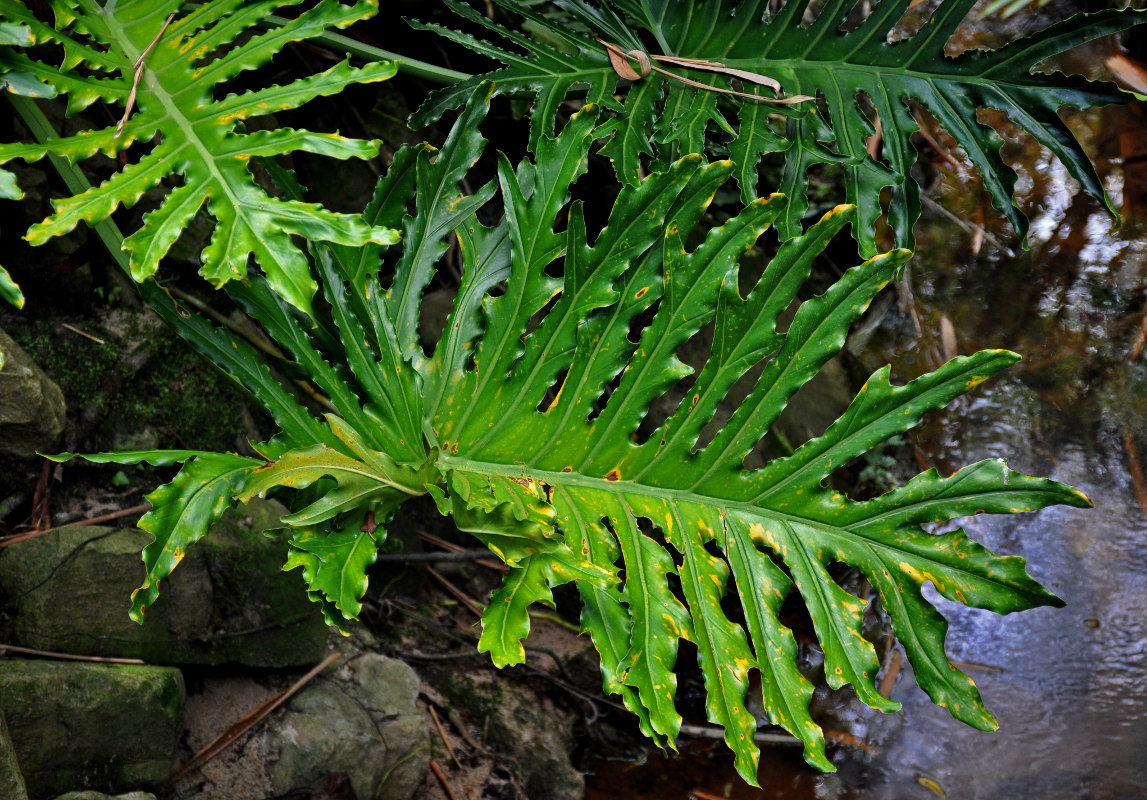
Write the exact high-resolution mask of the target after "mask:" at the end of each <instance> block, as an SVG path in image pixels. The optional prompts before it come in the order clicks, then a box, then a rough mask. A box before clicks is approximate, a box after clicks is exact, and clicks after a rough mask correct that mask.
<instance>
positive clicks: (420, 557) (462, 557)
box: [378, 550, 490, 564]
mask: <svg viewBox="0 0 1147 800" xmlns="http://www.w3.org/2000/svg"><path fill="white" fill-rule="evenodd" d="M489 555H490V551H489V550H455V551H453V552H445V553H379V554H378V563H380V564H387V563H390V564H404V563H405V564H410V563H422V562H429V563H435V562H439V561H444V562H450V561H480V560H481V559H483V558H488V557H489Z"/></svg>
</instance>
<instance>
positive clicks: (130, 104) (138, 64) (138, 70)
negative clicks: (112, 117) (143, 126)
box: [115, 13, 175, 136]
mask: <svg viewBox="0 0 1147 800" xmlns="http://www.w3.org/2000/svg"><path fill="white" fill-rule="evenodd" d="M173 19H175V14H174V13H173V14H172V15H171V16H169V17H168V18H167V21H165V22H164V23H163V27H162V28H160V29H159V32H158V33H157V34H155V38H154V39H152V40H151V44H149V45H148V46H147V47H145V48H143V52H142V53H140V54H139V58H137V59H136V60H135V64H133V66H134V67H135V79H134V80H133V81H132V82H131V91H130V92H129V93H128V95H127V103H125V104H124V109H123V117H122V118H121V119H120V121H119V125H116V129H115V135H116V136H119V135H120V134H121V133H123V126H124V125H126V124H127V118H128V117H130V116H131V110H132V109H133V108H134V107H135V92H136V90H137V89H138V88H139V81H140V79H141V78H143V60H144V59H145V58H147V54H148V53H150V52H151V48H153V47H155V46H156V45H157V44H159V37H160V36H163V32H164V31H165V30H167V26H168V25H170V24H171V21H172V20H173Z"/></svg>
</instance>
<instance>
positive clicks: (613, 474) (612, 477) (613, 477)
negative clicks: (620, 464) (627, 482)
mask: <svg viewBox="0 0 1147 800" xmlns="http://www.w3.org/2000/svg"><path fill="white" fill-rule="evenodd" d="M605 479H606V480H607V481H619V480H621V473H620V472H618V471H617V469H616V468H614V469H611V470H610V471H609V472H608V473H607V474H606V476H605Z"/></svg>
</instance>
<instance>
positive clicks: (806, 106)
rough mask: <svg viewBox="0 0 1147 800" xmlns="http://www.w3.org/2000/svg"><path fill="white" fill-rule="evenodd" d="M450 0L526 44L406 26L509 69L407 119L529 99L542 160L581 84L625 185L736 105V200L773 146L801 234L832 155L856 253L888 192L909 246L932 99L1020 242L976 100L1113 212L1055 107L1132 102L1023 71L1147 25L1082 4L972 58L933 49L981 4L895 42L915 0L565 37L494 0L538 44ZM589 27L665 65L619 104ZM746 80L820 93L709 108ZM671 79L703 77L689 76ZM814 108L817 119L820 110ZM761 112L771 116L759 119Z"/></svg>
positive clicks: (1139, 16)
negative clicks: (918, 113) (812, 182)
mask: <svg viewBox="0 0 1147 800" xmlns="http://www.w3.org/2000/svg"><path fill="white" fill-rule="evenodd" d="M447 2H448V4H449V5H450V6H451V8H453V9H454V10H455V11H456V12H457V13H458V14H460V15H461V16H463V17H465V18H466V19H467V20H469V21H470V22H472V23H475V24H476V25H479V26H482V27H484V28H486V29H487V30H489V31H491V32H492V33H494V34H496V35H497V36H499V37H501V38H503V39H506V40H508V41H509V42H511V43H512V44H513V45H516V46H517V47H518V48H519V49H520V50H521V51H522V52H521V53H519V52H515V51H513V50H507V49H505V48H501V47H497V46H495V45H492V44H490V43H488V42H485V41H482V40H479V39H477V38H475V37H473V36H471V35H469V34H462V33H458V32H455V31H452V30H450V29H447V28H444V27H442V26H440V25H422V24H417V25H416V27H422V28H428V29H432V30H436V31H438V32H439V33H441V34H442V35H444V36H446V37H448V38H450V39H453V40H454V41H456V42H458V43H460V44H462V45H464V46H466V47H468V48H470V49H472V50H475V51H476V52H479V53H481V54H483V55H486V56H489V57H490V58H492V59H494V60H496V61H499V62H501V63H502V65H503V66H502V67H501V68H499V69H496V70H494V71H493V72H489V73H486V74H484V75H479V76H476V77H474V78H471V79H469V80H466V81H462V82H460V83H458V84H455V85H453V86H449V87H446V88H444V89H439V90H438V91H436V92H435V93H434V94H432V95H431V96H430V98H429V99H428V100H427V101H426V103H425V105H424V106H423V107H422V108H421V109H419V111H418V112H417V113H416V114H415V115H414V117H413V118H412V124H414V125H415V126H420V125H425V124H427V123H429V122H431V121H433V120H434V119H437V118H438V116H439V115H440V114H441V113H442V112H443V111H444V110H445V109H448V108H452V107H455V106H458V105H460V104H462V103H465V102H468V100H469V97H470V95H471V94H472V93H474V92H475V91H476V90H477V87H478V86H480V85H481V84H483V83H484V82H489V83H491V84H492V85H493V87H494V92H495V93H496V94H526V95H533V96H535V98H536V99H535V102H534V110H533V112H532V115H531V123H532V132H531V149H534V150H535V152H536V147H537V145H538V144H539V143H540V142H541V141H542V140H543V137H544V136H545V135H547V134H549V133H550V132H551V131H552V129H553V120H554V116H555V112H556V111H557V108H558V105H559V103H560V102H561V100H562V99H563V98H564V97H566V96H567V95H569V94H570V93H572V92H582V91H586V87H587V86H588V99H589V100H590V101H591V102H595V103H600V104H603V105H605V106H606V107H608V108H611V109H612V110H613V111H614V112H615V116H614V117H613V118H611V119H608V120H606V121H604V122H603V123H602V125H601V126H600V128H599V129H598V132H597V135H598V136H611V137H612V138H611V140H610V141H609V143H608V144H607V145H606V147H605V149H604V150H603V152H604V153H606V154H607V155H609V156H610V157H611V158H613V160H614V165H615V167H616V168H617V173H618V176H619V178H620V179H621V180H623V181H625V182H627V183H633V182H634V181H635V180H636V177H637V174H638V170H639V167H640V166H641V157H642V155H643V154H653V153H658V155H659V158H661V159H662V160H664V161H672V160H673V159H674V158H676V157H677V155H680V154H684V153H689V152H702V149H703V148H704V147H705V145H706V131H707V130H721V131H727V132H728V133H733V128H732V127H731V125H730V123H729V122H728V121H727V120H726V116H725V115H726V114H729V112H731V111H732V112H735V114H736V117H737V119H738V120H739V124H738V126H737V130H736V135H735V138H734V139H733V140H732V142H731V143H730V144H729V149H730V152H731V154H732V157H733V158H734V160H736V161H737V163H738V182H739V183H740V185H741V194H742V197H743V198H744V200H745V202H750V201H751V200H753V199H754V198H755V197H756V196H757V177H756V174H757V163H758V161H759V159H760V157H761V155H762V154H764V153H774V152H782V153H785V157H786V169H785V172H784V177H783V180H782V184H781V185H780V186H778V187H775V189H776V190H777V191H780V192H783V193H784V194H786V195H788V197H789V202H790V206H789V209H788V212H787V213H786V215H785V216H784V217H782V218H780V219H778V222H777V225H778V228H779V231H780V233H781V235H782V236H784V237H785V238H788V237H792V236H795V235H797V234H798V233H800V230H801V225H800V221H801V218H802V217H803V216H804V215H805V212H806V210H807V208H808V206H807V202H806V200H805V195H806V192H807V190H808V185H809V184H808V170H809V168H810V167H813V166H815V165H817V164H822V163H839V164H840V165H841V166H842V167H843V170H844V174H845V182H846V187H845V188H846V193H847V200H848V202H849V203H851V204H853V205H855V206H857V209H858V210H857V215H858V217H857V225H856V229H855V234H854V235H855V236H856V238H857V240H858V242H859V243H860V247H861V252H862V254H863V255H864V256H865V257H871V256H873V255H875V254H876V252H877V248H876V242H875V239H874V223H875V221H876V219H877V217H879V216H880V214H881V213H882V210H881V202H880V194H881V191H882V190H883V189H885V188H886V187H887V188H890V190H891V193H892V194H891V203H890V205H889V208H888V222H889V224H890V225H891V227H892V229H893V231H894V233H895V237H896V242H897V244H898V245H899V246H903V247H908V248H911V247H913V237H912V227H913V225H914V224H915V222H916V220H917V218H918V217H919V215H920V201H919V187H918V186H917V184H916V182H915V180H914V179H913V178H912V177H911V176H910V170H911V168H912V165H913V164H914V162H915V160H916V150H915V148H914V146H913V145H912V141H911V137H912V134H913V133H914V132H915V131H916V130H917V129H918V127H919V124H918V122H917V120H916V118H915V116H914V115H913V110H912V104H915V103H918V104H919V105H921V106H923V107H924V108H926V109H928V111H930V112H931V113H932V114H933V115H934V116H935V117H936V119H937V120H938V121H939V122H940V124H941V125H943V126H944V128H945V130H947V131H948V133H949V134H951V135H952V136H953V137H954V138H955V139H956V141H957V142H958V143H959V145H960V146H961V147H962V148H963V149H964V151H965V152H966V153H967V154H968V157H969V158H970V159H971V161H972V163H973V164H974V165H975V167H976V169H977V170H978V171H979V172H980V175H981V177H982V179H983V183H984V187H985V188H986V189H987V190H988V191H989V192H990V193H991V196H992V200H993V203H994V204H995V206H996V208H998V209H999V210H1000V211H1001V212H1002V213H1003V214H1004V215H1005V216H1006V217H1007V218H1008V220H1009V221H1010V222H1011V224H1012V226H1013V227H1014V228H1015V229H1016V231H1017V232H1018V233H1019V234H1020V236H1021V237H1023V236H1024V234H1025V231H1026V226H1027V222H1026V219H1025V218H1024V216H1023V215H1022V214H1021V212H1020V211H1019V209H1018V207H1017V206H1016V204H1015V201H1014V185H1015V180H1016V178H1015V174H1014V173H1013V172H1012V170H1011V169H1010V168H1009V167H1007V166H1006V165H1005V164H1004V162H1003V161H1002V160H1001V158H1000V156H999V153H998V151H999V148H1000V146H1001V144H1002V140H1001V139H1000V138H999V137H998V136H997V135H996V134H995V132H994V131H993V130H992V129H991V128H990V127H987V126H986V125H984V124H982V123H981V122H979V121H978V119H977V110H978V109H995V110H997V111H1002V112H1004V113H1005V114H1007V115H1008V117H1009V118H1010V119H1011V120H1012V121H1013V122H1015V123H1016V124H1017V125H1019V126H1020V127H1022V128H1023V129H1024V130H1026V131H1027V132H1028V133H1029V134H1031V135H1032V136H1033V137H1034V138H1035V139H1036V140H1038V141H1039V142H1040V143H1041V144H1042V145H1044V146H1045V147H1047V148H1048V149H1049V150H1051V152H1052V153H1054V154H1055V156H1056V157H1057V158H1059V160H1060V161H1061V162H1062V163H1063V164H1064V166H1065V167H1066V168H1067V170H1068V172H1069V173H1070V174H1071V175H1072V177H1074V178H1075V179H1076V180H1077V181H1079V182H1080V184H1081V185H1082V187H1083V188H1084V190H1085V191H1086V192H1087V193H1088V194H1090V195H1092V196H1093V197H1095V198H1096V199H1098V200H1100V201H1101V202H1104V203H1105V204H1106V205H1107V207H1108V208H1109V209H1110V210H1111V211H1112V213H1114V207H1113V206H1112V205H1111V203H1110V201H1109V200H1107V198H1106V196H1105V194H1104V191H1103V187H1102V185H1101V183H1100V181H1099V178H1098V176H1097V175H1096V173H1095V170H1094V168H1093V167H1092V165H1091V162H1090V160H1089V159H1088V157H1087V155H1086V154H1085V153H1084V151H1083V149H1082V147H1081V146H1080V145H1079V143H1078V142H1077V141H1076V139H1075V137H1074V136H1073V134H1072V133H1071V131H1070V130H1069V129H1068V127H1067V126H1066V125H1065V124H1064V122H1063V120H1061V119H1060V117H1059V116H1058V114H1057V111H1058V109H1060V108H1061V107H1063V106H1073V107H1076V108H1090V107H1092V106H1097V105H1105V104H1108V103H1117V102H1127V101H1128V100H1129V99H1131V95H1130V94H1129V93H1126V92H1122V91H1120V90H1119V89H1117V88H1116V87H1115V86H1113V85H1111V84H1100V83H1091V82H1088V81H1086V80H1083V79H1082V78H1078V77H1067V76H1064V75H1063V74H1062V73H1054V74H1048V73H1044V72H1035V73H1033V72H1032V71H1031V70H1032V68H1033V67H1035V66H1036V65H1037V64H1039V63H1040V62H1041V61H1043V60H1045V59H1047V58H1049V57H1050V56H1054V55H1056V54H1058V53H1060V52H1062V51H1064V50H1067V49H1069V48H1071V47H1075V46H1077V45H1079V44H1082V43H1084V42H1087V41H1090V40H1091V39H1094V38H1097V37H1099V36H1104V35H1106V34H1109V33H1113V32H1115V31H1120V30H1123V29H1125V28H1128V27H1131V26H1133V25H1137V24H1139V23H1141V22H1143V21H1144V20H1145V19H1147V10H1136V9H1134V8H1124V9H1110V10H1105V11H1099V12H1096V13H1093V14H1079V15H1077V16H1075V17H1072V18H1071V19H1068V20H1065V21H1064V22H1061V23H1058V24H1056V25H1053V26H1051V27H1050V28H1047V29H1046V30H1043V31H1041V32H1039V33H1038V34H1035V35H1033V36H1031V37H1028V38H1024V39H1018V40H1016V41H1013V42H1011V43H1009V44H1007V45H1005V46H1003V47H1001V48H999V49H997V50H993V51H984V50H971V51H967V52H964V53H961V54H960V55H958V56H956V57H949V56H947V55H946V54H945V52H944V48H945V45H946V44H947V43H948V40H949V39H950V38H951V36H952V33H953V32H954V31H955V29H956V27H957V26H958V25H959V24H960V22H961V21H962V20H963V19H964V17H965V16H967V14H968V11H969V10H970V9H971V7H972V5H973V4H974V2H975V0H942V2H941V3H940V5H939V7H938V8H936V9H935V10H934V11H933V12H932V14H931V16H930V17H929V18H928V19H927V21H926V22H925V23H924V25H923V27H921V29H920V30H919V31H918V32H917V33H916V34H915V35H914V36H912V37H909V38H903V39H898V40H896V41H890V40H889V39H890V33H891V32H892V30H893V29H894V28H895V27H896V25H897V23H898V22H899V21H900V19H901V17H902V16H903V14H904V12H905V10H906V9H907V8H908V5H909V0H880V2H878V3H877V4H876V5H875V7H874V8H873V9H872V10H871V12H870V13H869V14H868V16H867V18H865V19H864V20H863V21H862V22H861V23H860V24H859V25H856V26H854V27H852V28H851V29H846V28H845V21H846V20H847V19H848V18H849V17H850V15H851V14H852V13H853V8H854V6H855V3H853V2H851V0H828V2H826V3H824V4H823V5H818V6H817V11H816V17H815V20H814V21H813V22H812V23H811V24H806V21H805V20H806V16H807V15H806V12H807V10H808V8H809V5H810V4H809V2H808V0H789V1H788V2H786V3H785V4H784V5H783V6H782V7H781V9H780V10H779V11H777V12H776V13H774V14H770V11H769V9H770V8H771V6H770V4H769V3H768V2H766V0H713V1H712V2H706V3H693V2H679V1H678V0H600V1H599V2H598V4H597V5H591V4H590V3H589V2H587V0H563V2H560V3H559V4H560V5H561V6H562V7H563V8H564V9H565V10H566V11H567V12H568V14H569V15H570V18H571V20H572V21H574V22H575V23H576V24H580V25H582V26H584V28H587V29H588V30H589V32H590V35H588V36H579V35H577V34H576V33H573V32H572V26H571V25H570V21H571V20H563V19H560V18H555V17H552V16H545V15H542V14H538V13H536V12H534V11H532V10H530V9H529V8H527V7H525V6H523V5H518V4H517V3H514V2H512V0H499V4H500V5H503V6H505V7H506V8H509V9H511V10H512V11H514V12H515V13H516V14H517V15H520V16H522V17H525V18H526V19H528V20H529V22H530V24H531V25H533V26H534V27H535V29H538V30H543V31H544V32H545V35H546V41H535V40H532V39H530V38H528V37H526V36H524V35H522V34H520V33H516V32H514V31H512V30H509V29H507V28H504V27H502V26H500V25H498V24H497V23H495V22H492V21H490V20H487V19H486V18H485V17H483V16H481V15H480V14H478V13H477V12H475V11H474V10H472V9H471V8H469V7H468V6H464V5H462V4H460V3H457V2H454V0H447ZM595 37H597V38H598V39H600V40H604V41H606V42H610V43H614V44H617V45H618V46H620V47H621V49H622V50H625V51H631V50H639V51H642V52H643V53H648V55H649V56H651V57H653V58H654V62H653V66H655V67H658V68H659V69H661V70H663V72H657V71H654V72H652V73H651V74H649V75H648V76H647V77H645V78H644V79H642V80H638V81H636V82H634V83H632V84H631V85H630V86H629V90H628V93H627V94H625V95H624V96H623V99H622V100H621V101H620V102H618V101H615V100H614V99H613V95H614V94H615V91H616V90H617V88H618V87H617V84H618V75H617V74H616V73H615V72H614V71H613V69H612V67H611V65H610V61H609V57H608V53H607V50H606V48H605V46H604V44H602V42H601V41H598V40H595ZM653 42H656V44H655V45H654V44H653ZM657 56H670V57H675V58H680V59H701V60H705V61H709V62H714V63H716V64H719V65H721V66H723V67H724V68H726V71H725V72H723V73H721V72H718V73H713V72H711V71H705V70H702V69H698V68H693V69H690V68H689V67H688V65H684V64H682V62H677V63H671V62H658V61H657V60H656V58H657ZM638 66H639V65H638V62H637V60H636V59H633V60H632V62H631V64H630V67H631V68H632V69H633V70H634V71H635V72H636V71H637V70H638ZM732 71H740V74H739V75H738V74H737V73H735V72H732ZM665 72H668V73H672V75H666V74H664V73H665ZM746 73H748V74H751V75H754V76H765V77H767V78H771V79H773V80H776V81H778V82H779V84H780V86H781V88H782V91H783V93H784V96H785V97H790V98H791V97H796V96H800V95H805V96H815V97H816V98H818V101H817V103H815V104H813V103H807V102H806V103H798V104H795V105H775V104H773V103H770V102H768V101H767V100H766V101H757V100H751V99H743V98H740V97H732V96H730V95H727V94H723V95H721V98H722V107H721V108H719V107H717V105H716V102H717V95H715V94H714V93H713V91H712V89H716V90H718V91H719V90H729V89H732V88H734V79H737V80H736V83H738V84H741V89H742V90H743V91H745V92H747V93H751V94H757V95H758V96H761V97H766V98H772V97H774V96H775V95H774V94H773V92H772V90H771V89H766V88H764V87H763V86H757V85H754V81H755V80H756V79H755V78H751V77H746ZM673 76H677V77H678V78H684V79H686V80H689V81H693V82H694V83H702V84H704V86H702V87H695V86H694V85H688V84H684V83H683V82H681V81H679V80H677V79H676V78H674V77H673ZM869 105H870V106H871V108H873V109H874V110H875V113H876V114H877V115H878V116H879V119H880V123H881V129H882V133H883V138H882V150H881V156H880V158H879V159H877V158H874V157H873V156H872V155H870V154H869V152H868V149H869V148H868V142H869V139H870V137H872V136H873V135H874V134H875V132H876V128H875V126H874V124H873V122H872V120H871V119H870V116H869V114H868V113H867V112H866V110H865V109H866V107H867V106H869ZM822 106H823V109H824V110H826V111H827V114H823V115H822V111H821V107H822ZM722 108H723V109H724V110H722ZM770 115H772V116H773V117H774V118H776V119H778V120H779V121H780V122H781V124H780V125H779V126H778V125H776V124H775V123H773V122H771V121H770V120H769V119H768V117H769V116H770ZM778 115H780V116H778ZM730 118H731V114H730ZM726 135H727V134H725V133H722V137H725V136H726ZM675 153H676V154H677V155H675Z"/></svg>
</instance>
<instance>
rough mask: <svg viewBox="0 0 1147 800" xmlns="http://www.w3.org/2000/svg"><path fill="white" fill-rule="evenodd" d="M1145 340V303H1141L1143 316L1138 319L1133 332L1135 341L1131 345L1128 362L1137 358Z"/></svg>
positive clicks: (1146, 313) (1146, 340)
mask: <svg viewBox="0 0 1147 800" xmlns="http://www.w3.org/2000/svg"><path fill="white" fill-rule="evenodd" d="M1145 342H1147V303H1144V304H1143V317H1142V318H1141V319H1140V320H1139V330H1138V331H1136V332H1135V343H1134V344H1133V345H1131V358H1129V359H1127V360H1128V362H1134V361H1135V360H1136V359H1137V358H1139V354H1140V353H1142V352H1143V344H1144V343H1145Z"/></svg>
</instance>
